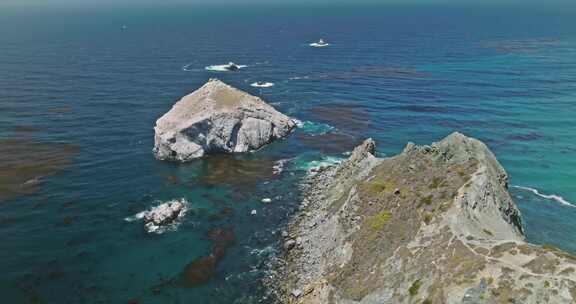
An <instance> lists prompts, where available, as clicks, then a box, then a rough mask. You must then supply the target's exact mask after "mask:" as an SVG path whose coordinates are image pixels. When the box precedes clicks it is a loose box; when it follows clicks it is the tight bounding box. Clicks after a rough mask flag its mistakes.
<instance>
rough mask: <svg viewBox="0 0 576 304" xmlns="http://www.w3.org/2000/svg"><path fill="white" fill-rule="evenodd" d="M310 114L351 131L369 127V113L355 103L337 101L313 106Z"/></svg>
mask: <svg viewBox="0 0 576 304" xmlns="http://www.w3.org/2000/svg"><path fill="white" fill-rule="evenodd" d="M310 114H311V115H312V117H313V118H314V120H318V121H321V122H324V123H327V124H329V125H331V126H334V127H336V128H337V129H339V130H346V131H351V132H359V131H366V130H368V129H369V127H370V113H369V112H368V110H367V109H365V108H362V107H360V106H358V105H355V104H349V103H346V104H344V103H337V104H327V105H322V106H317V107H313V108H311V109H310Z"/></svg>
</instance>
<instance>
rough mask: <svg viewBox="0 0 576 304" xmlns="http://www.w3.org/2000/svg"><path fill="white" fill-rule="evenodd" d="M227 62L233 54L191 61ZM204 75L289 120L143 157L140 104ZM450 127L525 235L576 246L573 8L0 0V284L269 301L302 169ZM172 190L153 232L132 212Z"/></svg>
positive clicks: (139, 298) (29, 295)
mask: <svg viewBox="0 0 576 304" xmlns="http://www.w3.org/2000/svg"><path fill="white" fill-rule="evenodd" d="M320 38H323V39H325V40H326V41H327V42H329V43H330V46H329V47H325V48H313V47H310V46H309V43H311V42H314V41H317V40H318V39H320ZM230 61H233V62H235V63H237V64H240V65H245V66H246V67H244V68H242V69H240V70H239V71H236V72H224V71H218V69H217V68H214V67H212V68H208V69H207V67H210V66H214V65H220V64H226V63H228V62H230ZM210 78H219V79H221V80H223V81H225V82H226V83H228V84H230V85H233V86H235V87H237V88H239V89H242V90H245V91H247V92H249V93H251V94H254V95H257V96H260V97H262V98H263V99H264V100H266V101H267V102H269V103H270V104H272V105H273V106H274V107H276V108H277V109H278V110H280V111H282V112H284V113H286V114H287V115H290V116H291V117H294V118H295V119H298V120H299V121H301V126H300V127H299V128H298V129H297V130H296V131H295V132H294V133H293V134H291V135H290V136H289V137H288V138H286V139H285V140H281V141H277V142H275V143H273V144H271V145H269V146H267V147H266V148H264V149H262V150H260V151H257V152H256V153H247V154H244V155H235V156H230V155H215V156H211V157H207V158H205V159H200V160H196V161H193V162H190V163H185V164H176V163H170V162H163V161H157V160H155V159H154V157H153V155H152V147H153V138H154V131H153V127H154V123H155V121H156V119H158V118H159V117H160V116H161V115H162V114H164V113H165V112H167V111H168V110H169V109H170V107H171V106H172V104H173V103H174V102H176V101H177V100H178V99H179V98H180V97H182V96H184V95H185V94H187V93H190V92H192V91H193V90H195V89H197V88H198V87H200V86H201V85H202V84H204V83H205V82H206V81H207V80H208V79H210ZM256 81H262V82H270V83H273V84H274V86H271V87H266V88H256V87H252V86H251V84H252V83H254V82H256ZM453 131H459V132H462V133H464V134H466V135H469V136H473V137H476V138H478V139H480V140H482V141H484V142H485V143H486V144H487V145H488V146H489V147H490V148H491V149H492V151H493V152H494V153H495V154H496V156H497V157H498V159H499V161H500V162H501V163H502V165H503V166H504V167H505V169H506V170H507V172H508V173H509V175H510V185H511V188H510V191H511V194H512V195H513V197H514V200H515V202H516V203H517V204H518V206H519V208H520V209H521V211H522V213H523V219H524V225H525V228H526V235H527V238H528V240H529V241H531V242H535V243H538V244H550V245H553V246H557V247H559V248H562V249H564V250H566V251H569V252H572V253H576V233H574V232H575V231H576V10H575V9H574V8H563V7H546V8H536V7H526V6H525V7H516V6H503V5H502V6H495V7H493V6H490V5H486V6H478V7H466V6H456V5H443V6H440V5H436V6H434V5H428V6H425V5H408V4H406V5H391V4H389V5H374V6H359V5H358V6H350V7H347V6H285V7H275V6H273V5H269V6H239V5H238V6H229V7H224V6H221V7H217V6H213V7H209V6H202V7H197V6H192V5H188V6H185V5H180V6H167V5H166V6H160V5H158V6H150V7H145V6H139V7H105V6H102V7H96V6H95V7H89V8H82V7H79V6H77V7H73V8H68V7H44V6H42V7H33V6H30V7H16V6H15V7H0V238H1V240H2V241H1V242H0V270H2V271H1V272H0V294H2V299H3V300H2V301H3V303H266V302H269V301H270V299H269V298H267V297H266V292H265V290H264V289H263V287H262V284H261V281H260V280H261V278H262V277H263V276H265V275H266V272H265V271H266V264H267V263H268V262H269V261H270V260H271V259H272V258H273V257H274V255H275V254H276V253H277V252H278V248H279V247H278V245H279V243H278V242H279V235H280V233H281V231H282V226H283V225H284V224H285V223H286V222H287V220H288V219H289V217H290V216H291V215H292V214H294V210H295V208H296V206H297V205H298V197H299V191H300V190H299V187H298V180H299V179H300V178H302V176H304V175H305V174H306V171H307V170H309V169H310V168H313V167H315V166H322V165H328V164H333V163H336V162H338V161H339V160H341V159H343V158H345V157H346V155H347V152H349V151H350V150H351V149H352V148H353V147H354V146H355V145H356V144H358V143H360V142H361V141H362V140H363V139H364V138H367V137H372V138H374V139H375V140H376V142H377V150H378V154H379V155H380V156H382V157H385V156H390V155H394V154H395V153H398V152H400V151H401V150H402V149H403V147H404V146H405V145H406V143H407V142H408V141H412V142H415V143H417V144H427V143H431V142H433V141H437V140H440V139H441V138H443V137H444V136H446V135H448V134H450V133H451V132H453ZM263 198H270V199H271V201H272V202H271V203H263V202H262V199H263ZM173 200H181V201H184V202H186V204H187V207H188V211H187V213H186V215H185V217H184V218H183V219H182V220H181V222H180V223H179V225H175V226H173V227H171V229H169V230H168V231H165V232H163V233H148V232H146V231H145V230H144V227H143V223H142V222H141V221H138V220H137V219H135V218H134V216H135V215H136V214H138V213H139V212H142V211H145V210H148V209H149V208H152V207H154V206H156V205H158V204H161V203H164V202H169V201H173ZM253 210H255V211H256V215H253V214H252V213H253ZM215 247H218V248H219V249H222V250H224V254H223V255H222V257H221V258H219V259H216V260H214V259H210V258H209V257H210V254H211V252H212V251H213V250H214V249H215ZM194 267H204V268H203V269H206V270H207V271H206V272H205V273H208V274H209V275H210V276H209V277H203V278H197V277H195V276H193V275H192V278H191V275H190V273H189V272H188V271H189V270H190V269H191V268H194Z"/></svg>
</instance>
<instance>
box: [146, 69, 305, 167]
mask: <svg viewBox="0 0 576 304" xmlns="http://www.w3.org/2000/svg"><path fill="white" fill-rule="evenodd" d="M295 126H296V124H295V122H294V121H293V120H292V119H290V118H289V117H288V116H286V115H284V114H282V113H280V112H278V111H276V110H275V109H274V108H273V107H272V106H270V105H268V104H267V103H266V102H264V101H263V100H262V99H260V98H258V97H255V96H252V95H249V94H248V93H245V92H242V91H240V90H238V89H235V88H233V87H231V86H229V85H227V84H225V83H223V82H222V81H220V80H217V79H211V80H210V81H208V82H207V83H206V84H205V85H203V86H202V87H201V88H200V89H198V90H196V91H195V92H193V93H192V94H190V95H187V96H185V97H183V98H182V99H181V100H180V101H178V102H177V103H176V104H175V105H174V106H173V107H172V109H171V110H170V111H169V112H168V113H166V114H164V115H163V116H162V117H161V118H160V119H158V121H157V122H156V127H155V128H154V131H155V137H154V141H155V143H154V150H153V151H154V155H155V156H156V158H158V159H162V160H177V161H188V160H191V159H194V158H198V157H202V156H204V155H205V154H207V153H212V152H226V153H237V152H248V151H254V150H257V149H259V148H261V147H263V146H264V145H266V144H268V143H270V142H272V141H274V140H276V139H279V138H282V137H284V136H286V135H288V134H289V133H290V131H291V130H292V129H294V127H295Z"/></svg>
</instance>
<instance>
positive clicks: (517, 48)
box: [480, 38, 560, 54]
mask: <svg viewBox="0 0 576 304" xmlns="http://www.w3.org/2000/svg"><path fill="white" fill-rule="evenodd" d="M559 44H560V40H559V39H556V38H536V39H510V40H500V41H485V42H482V43H481V44H480V46H481V47H483V48H487V49H493V50H495V51H496V52H498V53H502V54H519V53H536V52H539V51H543V50H547V49H549V48H551V47H557V46H558V45H559Z"/></svg>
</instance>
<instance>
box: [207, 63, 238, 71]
mask: <svg viewBox="0 0 576 304" xmlns="http://www.w3.org/2000/svg"><path fill="white" fill-rule="evenodd" d="M228 66H229V65H228V64H219V65H209V66H207V67H205V68H204V69H206V70H207V71H213V72H231V71H230V70H228ZM236 66H237V67H238V68H239V69H243V68H245V67H248V66H247V65H240V64H238V65H236Z"/></svg>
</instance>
